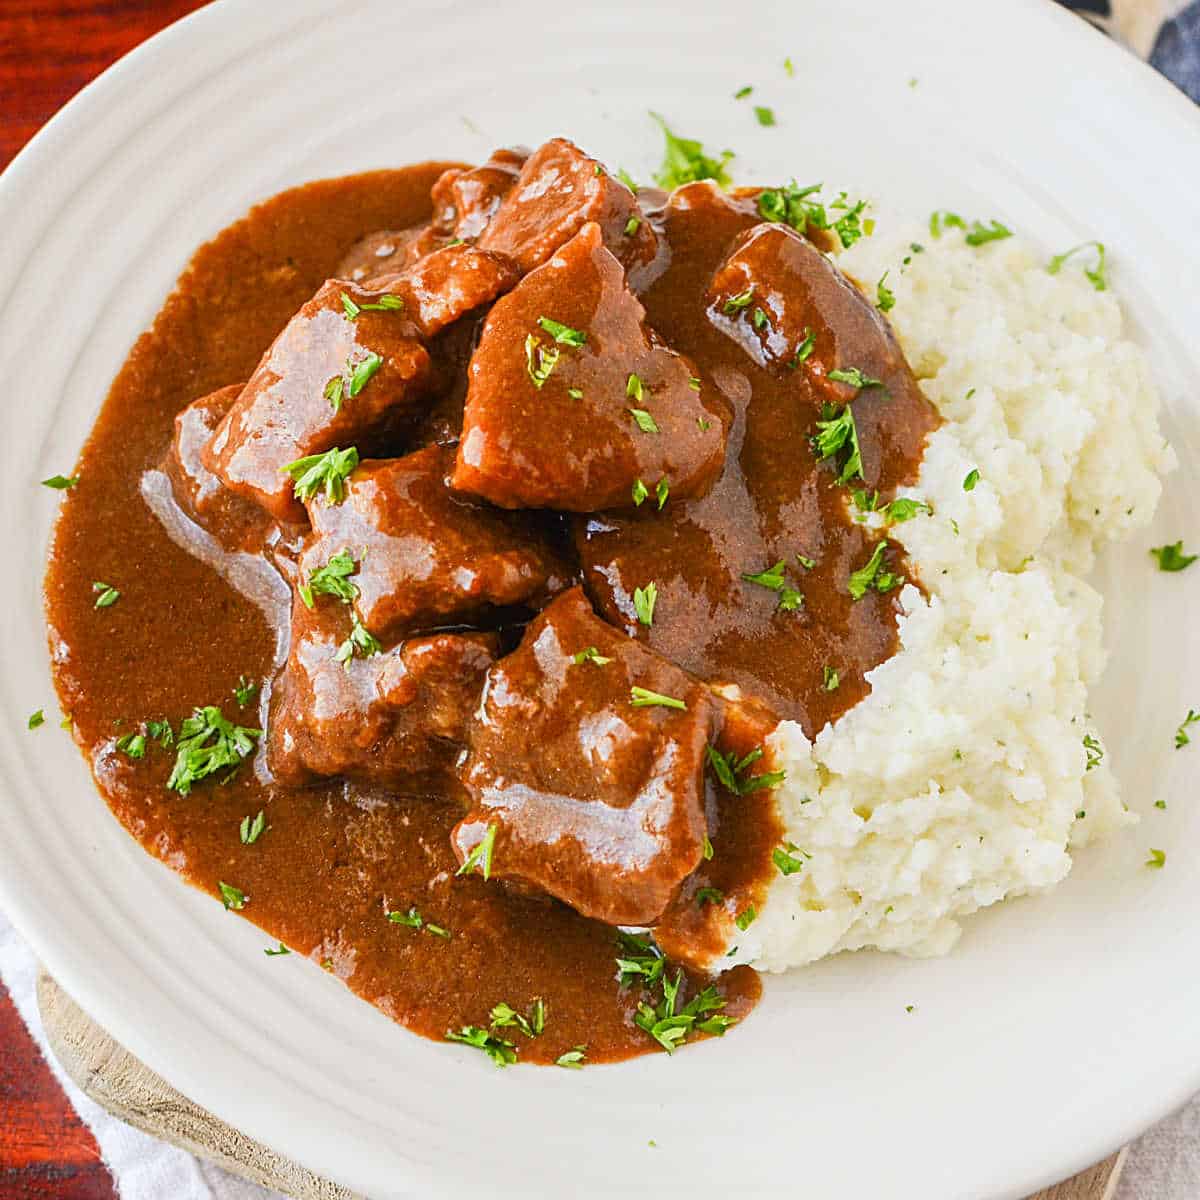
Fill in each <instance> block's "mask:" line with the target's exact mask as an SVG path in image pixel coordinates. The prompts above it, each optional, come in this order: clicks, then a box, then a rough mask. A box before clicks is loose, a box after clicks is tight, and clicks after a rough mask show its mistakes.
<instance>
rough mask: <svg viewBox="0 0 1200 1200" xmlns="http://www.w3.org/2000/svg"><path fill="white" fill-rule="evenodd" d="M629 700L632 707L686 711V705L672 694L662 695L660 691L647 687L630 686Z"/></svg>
mask: <svg viewBox="0 0 1200 1200" xmlns="http://www.w3.org/2000/svg"><path fill="white" fill-rule="evenodd" d="M629 702H630V704H632V705H633V707H634V708H678V709H683V710H685V711H686V709H687V705H686V704H684V702H683V701H682V700H676V699H675V697H674V696H664V695H663V694H662V693H661V692H652V691H650V689H649V688H644V687H631V688H630V689H629Z"/></svg>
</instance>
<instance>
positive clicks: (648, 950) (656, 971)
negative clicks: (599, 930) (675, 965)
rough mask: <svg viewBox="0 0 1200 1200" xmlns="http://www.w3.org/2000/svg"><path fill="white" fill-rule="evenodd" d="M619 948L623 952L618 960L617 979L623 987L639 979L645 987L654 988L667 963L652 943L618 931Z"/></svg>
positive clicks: (620, 930)
mask: <svg viewBox="0 0 1200 1200" xmlns="http://www.w3.org/2000/svg"><path fill="white" fill-rule="evenodd" d="M617 946H618V947H619V948H620V950H621V955H620V956H619V957H618V958H617V979H618V981H619V982H620V984H621V986H622V987H628V986H629V985H630V984H631V983H633V982H634V981H635V980H639V979H640V980H642V981H643V985H644V986H645V987H653V986H654V984H655V983H657V982H658V980H659V979H661V978H662V974H663V971H664V970H665V968H666V961H665V960H664V959H663V956H662V951H661V950H659V948H658V947H657V946H656V945H655V944H654V943H653V942H652V941H649V940H648V939H647V938H640V937H637V936H636V935H635V934H632V933H626V932H625V931H624V930H622V929H618V930H617Z"/></svg>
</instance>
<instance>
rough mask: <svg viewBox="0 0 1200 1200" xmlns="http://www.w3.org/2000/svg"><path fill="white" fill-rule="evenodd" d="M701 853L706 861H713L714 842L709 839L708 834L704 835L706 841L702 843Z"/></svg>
mask: <svg viewBox="0 0 1200 1200" xmlns="http://www.w3.org/2000/svg"><path fill="white" fill-rule="evenodd" d="M700 855H701V857H702V858H703V859H704V861H705V862H712V856H713V844H712V842H710V841H709V840H708V834H707V833H706V834H705V835H704V842H703V843H702V845H701V849H700Z"/></svg>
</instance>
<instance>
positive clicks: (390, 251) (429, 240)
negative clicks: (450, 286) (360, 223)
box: [333, 225, 446, 290]
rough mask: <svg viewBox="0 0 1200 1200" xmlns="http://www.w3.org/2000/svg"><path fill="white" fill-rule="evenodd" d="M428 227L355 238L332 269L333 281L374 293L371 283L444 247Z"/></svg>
mask: <svg viewBox="0 0 1200 1200" xmlns="http://www.w3.org/2000/svg"><path fill="white" fill-rule="evenodd" d="M445 242H446V239H445V238H444V237H442V236H441V235H440V234H439V233H438V232H437V230H435V229H434V228H433V227H432V226H431V225H414V226H413V227H412V228H411V229H381V230H379V231H378V232H377V233H368V234H367V235H366V237H362V238H359V240H358V241H357V242H355V243H354V245H353V246H351V247H350V249H349V250H347V251H346V253H345V255H344V256H343V257H342V260H341V261H340V262H339V263H338V265H337V266H336V267H335V268H334V271H333V277H334V278H335V279H348V280H350V282H351V283H358V284H361V285H362V286H363V287H365V288H367V289H369V290H374V288H375V280H377V279H384V278H388V277H390V276H392V275H396V274H399V272H401V271H404V270H407V269H408V268H409V267H411V266H412V265H413V264H414V263H415V262H418V261H419V260H420V259H422V258H424V257H425V255H426V254H431V253H432V252H433V251H434V250H438V249H440V248H441V247H442V246H444V245H445Z"/></svg>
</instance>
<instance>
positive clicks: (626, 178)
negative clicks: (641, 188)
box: [596, 164, 638, 192]
mask: <svg viewBox="0 0 1200 1200" xmlns="http://www.w3.org/2000/svg"><path fill="white" fill-rule="evenodd" d="M596 174H597V175H599V174H600V169H599V164H597V169H596ZM617 178H618V179H619V180H620V181H621V182H622V183H623V184H624V185H625V186H626V187H627V188H628V189H629V190H630V191H631V192H636V191H637V190H638V185H637V182H636V181H635V180H634V178H633V176H632V175H630V173H629V172H628V171H627V170H625V168H624V167H618V168H617Z"/></svg>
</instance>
